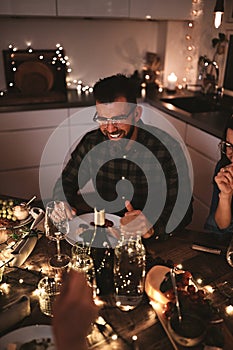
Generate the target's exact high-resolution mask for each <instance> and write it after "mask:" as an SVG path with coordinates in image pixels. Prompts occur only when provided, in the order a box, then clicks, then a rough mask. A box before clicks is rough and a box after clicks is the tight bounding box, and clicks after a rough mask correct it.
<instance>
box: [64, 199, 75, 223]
mask: <svg viewBox="0 0 233 350" xmlns="http://www.w3.org/2000/svg"><path fill="white" fill-rule="evenodd" d="M64 206H65V209H66V215H67V217H68V219H69V220H72V219H73V218H74V216H75V215H77V211H76V209H74V208H72V207H71V206H70V205H69V203H68V202H64Z"/></svg>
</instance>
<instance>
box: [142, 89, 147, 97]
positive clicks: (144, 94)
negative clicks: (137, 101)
mask: <svg viewBox="0 0 233 350" xmlns="http://www.w3.org/2000/svg"><path fill="white" fill-rule="evenodd" d="M141 97H142V98H145V97H146V89H145V88H142V89H141Z"/></svg>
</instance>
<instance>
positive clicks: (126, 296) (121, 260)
mask: <svg viewBox="0 0 233 350" xmlns="http://www.w3.org/2000/svg"><path fill="white" fill-rule="evenodd" d="M145 260H146V254H145V247H144V245H143V244H142V240H141V236H140V234H132V233H122V235H121V239H120V240H119V243H118V245H117V246H116V247H115V251H114V267H113V270H114V295H115V301H116V306H117V307H119V308H120V309H121V310H123V311H129V310H133V309H134V308H135V307H136V306H137V305H138V304H139V303H140V302H141V300H142V296H143V291H144V282H145Z"/></svg>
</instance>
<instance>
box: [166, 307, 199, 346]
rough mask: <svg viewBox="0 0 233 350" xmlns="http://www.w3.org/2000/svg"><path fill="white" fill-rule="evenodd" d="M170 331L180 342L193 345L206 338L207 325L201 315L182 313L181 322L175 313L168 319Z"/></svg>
mask: <svg viewBox="0 0 233 350" xmlns="http://www.w3.org/2000/svg"><path fill="white" fill-rule="evenodd" d="M168 331H169V333H170V335H171V336H172V338H173V339H174V340H175V341H176V342H177V343H178V344H180V345H182V346H185V347H193V346H196V345H197V344H199V343H200V342H201V341H202V340H203V339H204V337H205V334H206V325H205V323H204V322H203V321H202V320H201V319H200V318H199V317H197V316H195V315H188V314H184V315H182V320H181V322H179V320H178V316H177V314H176V313H175V314H173V315H172V316H171V317H170V318H169V319H168Z"/></svg>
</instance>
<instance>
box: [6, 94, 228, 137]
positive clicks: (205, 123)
mask: <svg viewBox="0 0 233 350" xmlns="http://www.w3.org/2000/svg"><path fill="white" fill-rule="evenodd" d="M195 94H196V93H195V92H190V91H187V90H186V89H182V90H177V91H176V92H175V93H172V94H171V93H167V92H166V90H164V91H163V92H162V93H159V92H158V90H157V89H150V90H148V91H147V95H146V97H145V98H144V99H142V98H140V99H138V102H139V103H140V102H146V103H148V104H150V105H151V106H153V107H155V108H157V109H159V110H161V111H163V112H165V113H167V114H169V115H171V116H173V117H175V118H177V119H179V120H182V121H184V122H186V123H188V124H190V125H193V126H194V127H197V128H198V129H200V130H203V131H204V132H207V133H209V134H211V135H213V136H215V137H218V138H221V137H222V135H223V132H224V129H225V125H226V122H227V120H228V119H229V117H230V116H231V115H232V114H233V97H230V96H226V95H224V97H223V98H222V99H221V104H223V105H224V106H225V109H224V110H221V111H215V112H206V113H192V114H191V113H188V112H185V111H184V110H181V109H179V108H176V107H172V108H170V107H169V108H168V104H165V103H163V102H162V101H161V98H171V99H172V98H174V97H188V96H193V95H195ZM94 104H95V100H94V97H93V95H92V94H91V93H88V94H87V93H82V94H81V95H78V94H77V91H76V90H68V91H67V100H65V101H61V102H59V101H54V102H49V103H48V102H43V101H42V102H40V103H25V104H15V103H11V101H10V99H9V98H8V99H5V98H4V97H0V113H8V112H22V111H33V110H45V109H60V108H78V107H80V108H82V107H88V106H93V105H94Z"/></svg>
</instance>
